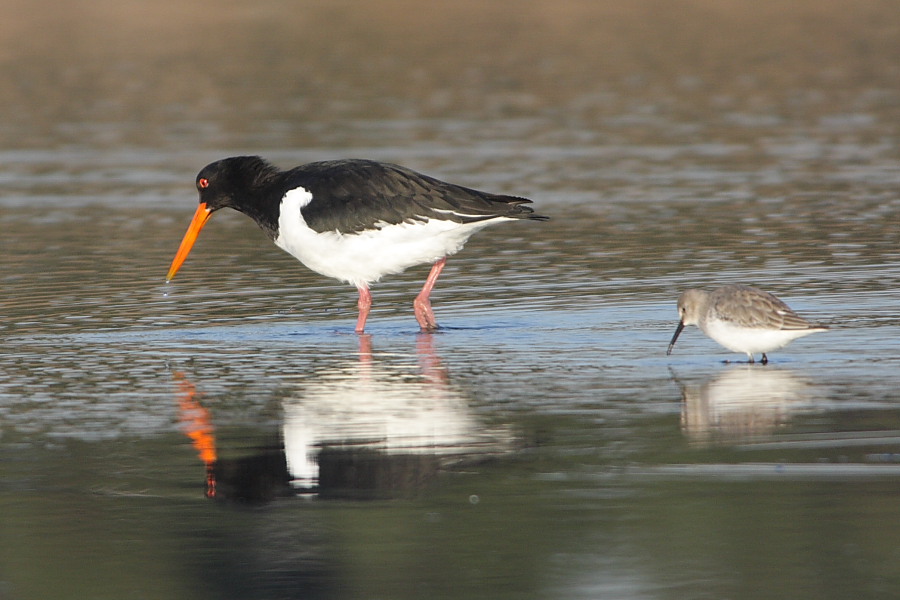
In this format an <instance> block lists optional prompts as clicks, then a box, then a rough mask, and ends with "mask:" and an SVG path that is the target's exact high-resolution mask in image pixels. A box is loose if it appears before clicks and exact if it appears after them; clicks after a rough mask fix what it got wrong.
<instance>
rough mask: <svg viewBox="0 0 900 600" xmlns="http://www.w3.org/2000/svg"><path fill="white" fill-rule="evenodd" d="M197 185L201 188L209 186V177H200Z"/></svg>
mask: <svg viewBox="0 0 900 600" xmlns="http://www.w3.org/2000/svg"><path fill="white" fill-rule="evenodd" d="M197 187H198V188H200V189H201V190H205V189H206V188H208V187H209V179H207V178H206V177H201V178H200V179H199V180H198V181H197Z"/></svg>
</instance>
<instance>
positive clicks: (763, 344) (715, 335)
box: [702, 319, 816, 354]
mask: <svg viewBox="0 0 900 600" xmlns="http://www.w3.org/2000/svg"><path fill="white" fill-rule="evenodd" d="M702 329H703V332H704V333H705V334H706V335H708V336H709V337H711V338H712V339H714V340H715V341H717V342H718V343H720V344H721V345H722V346H724V347H726V348H728V349H729V350H731V351H733V352H744V353H746V354H756V353H759V352H770V351H772V350H777V349H778V348H783V347H784V346H786V345H787V344H788V343H790V342H791V341H793V340H795V339H797V338H799V337H803V336H805V335H809V334H811V333H815V331H816V330H815V329H754V328H749V327H738V326H736V325H733V324H731V323H729V322H727V321H720V320H717V319H711V320H710V321H709V322H707V323H706V324H705V327H703V328H702Z"/></svg>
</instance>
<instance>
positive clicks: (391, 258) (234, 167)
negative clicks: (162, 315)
mask: <svg viewBox="0 0 900 600" xmlns="http://www.w3.org/2000/svg"><path fill="white" fill-rule="evenodd" d="M196 184H197V191H198V192H199V193H200V205H199V206H198V207H197V210H196V212H195V213H194V218H193V220H192V221H191V224H190V226H189V227H188V230H187V232H186V233H185V234H184V239H183V240H182V241H181V246H180V247H179V248H178V253H177V254H176V255H175V259H174V260H173V261H172V266H171V267H170V268H169V273H168V275H167V276H166V281H170V280H171V279H172V278H173V277H175V273H177V272H178V269H179V268H180V267H181V265H182V263H184V261H185V259H186V258H187V256H188V254H189V253H190V251H191V247H192V246H193V245H194V242H195V241H196V240H197V236H198V235H199V234H200V230H201V229H202V228H203V226H204V225H205V224H206V222H207V220H209V217H210V216H211V215H212V213H213V212H215V211H217V210H219V209H220V208H225V207H229V208H233V209H235V210H237V211H240V212H242V213H244V214H245V215H247V216H248V217H250V218H251V219H253V220H254V221H256V223H257V224H258V225H259V226H260V227H261V228H262V230H263V231H264V232H265V233H266V234H267V235H268V236H269V237H270V238H271V239H272V241H274V242H275V245H277V246H278V247H279V248H281V249H283V250H285V251H286V252H288V253H289V254H292V255H293V256H294V257H295V258H296V259H297V260H299V261H300V262H302V263H303V264H304V265H306V266H307V267H309V268H310V269H312V270H313V271H315V272H317V273H321V274H322V275H326V276H328V277H333V278H335V279H339V280H340V281H344V282H347V283H351V284H353V285H355V286H356V288H357V289H358V290H359V303H358V306H359V318H358V319H357V321H356V331H357V332H358V333H362V332H363V330H364V329H365V326H366V318H367V317H368V314H369V309H370V307H371V306H372V296H371V294H370V292H369V285H370V284H372V283H373V282H376V281H378V280H379V279H381V278H382V277H383V276H385V275H390V274H392V273H400V272H401V271H404V270H405V269H408V268H409V267H412V266H414V265H419V264H423V263H433V265H434V266H432V268H431V273H430V274H429V275H428V279H427V280H426V281H425V286H424V287H423V288H422V291H421V292H420V293H419V295H418V296H417V297H416V299H415V302H414V303H413V306H414V308H415V314H416V320H417V321H418V322H419V325H420V326H421V327H422V330H423V331H433V330H435V329H437V322H436V321H435V318H434V312H433V311H432V309H431V301H430V300H429V296H430V294H431V290H432V288H434V284H435V282H436V281H437V278H438V276H439V275H440V274H441V270H442V269H443V268H444V264H445V263H446V260H447V256H449V255H451V254H455V253H456V252H458V251H459V250H460V249H461V248H462V247H463V245H464V244H465V243H466V240H468V239H469V237H470V236H471V235H472V234H473V233H475V232H476V231H479V230H480V229H483V228H485V227H487V226H488V225H492V224H494V223H499V222H501V221H510V220H515V219H531V220H536V221H544V220H547V218H548V217H545V216H541V215H537V214H534V211H533V210H532V209H531V208H530V207H528V206H525V205H526V204H530V203H531V200H529V199H527V198H518V197H515V196H503V195H497V194H489V193H487V192H481V191H478V190H473V189H469V188H465V187H462V186H458V185H454V184H452V183H446V182H443V181H440V180H437V179H434V178H432V177H428V176H427V175H422V174H420V173H416V172H415V171H412V170H410V169H406V168H404V167H401V166H398V165H392V164H388V163H381V162H375V161H371V160H355V159H349V160H333V161H324V162H314V163H309V164H306V165H302V166H299V167H296V168H294V169H290V170H288V171H282V170H279V169H277V168H276V167H274V166H272V165H271V164H269V163H268V162H266V161H265V160H263V159H262V158H260V157H258V156H237V157H233V158H226V159H223V160H220V161H217V162H214V163H211V164H209V165H207V166H206V167H204V168H203V170H201V171H200V173H199V174H198V175H197V181H196Z"/></svg>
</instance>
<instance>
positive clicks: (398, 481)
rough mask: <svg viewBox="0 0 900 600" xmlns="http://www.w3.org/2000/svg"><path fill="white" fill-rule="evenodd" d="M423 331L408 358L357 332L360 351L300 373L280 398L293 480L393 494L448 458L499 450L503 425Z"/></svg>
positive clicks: (324, 489) (329, 490)
mask: <svg viewBox="0 0 900 600" xmlns="http://www.w3.org/2000/svg"><path fill="white" fill-rule="evenodd" d="M433 344H434V336H433V335H430V334H423V335H420V336H419V338H418V339H417V344H416V353H417V361H418V364H417V365H416V366H414V367H411V365H409V362H408V361H406V364H405V365H404V364H403V361H399V362H398V361H396V360H391V357H390V356H388V355H385V356H379V355H378V354H377V353H375V352H373V349H372V340H371V337H370V336H367V335H362V336H360V352H359V356H358V358H357V359H354V360H348V361H347V362H346V363H345V364H343V365H340V366H337V367H335V368H332V369H330V370H328V371H326V372H320V373H317V374H316V376H315V377H314V378H308V379H306V380H304V381H302V382H301V383H300V384H299V386H298V388H299V389H298V393H297V395H296V397H295V398H292V399H289V400H286V401H285V402H284V425H283V435H284V450H285V456H286V459H287V467H288V471H289V473H290V476H291V483H292V485H293V487H294V488H295V489H296V490H298V491H307V490H309V491H317V492H319V494H320V495H323V494H324V495H340V496H346V495H348V494H349V495H354V494H358V495H360V496H362V497H366V496H368V495H372V494H375V495H396V493H403V492H404V491H409V490H414V489H416V488H418V487H421V485H423V484H424V483H425V482H426V481H427V480H428V479H430V478H431V477H432V476H433V475H434V474H435V473H436V472H437V471H438V470H439V469H441V468H442V467H445V466H447V464H448V463H453V462H456V461H463V460H466V459H467V458H472V457H473V456H478V457H480V458H483V457H484V456H485V455H486V454H492V453H497V452H502V451H504V450H505V449H507V448H509V447H511V445H512V435H511V434H510V433H509V432H508V431H507V430H506V429H504V428H489V427H487V426H486V425H485V423H483V422H482V420H481V419H480V418H479V417H478V415H476V414H474V413H473V411H472V409H471V408H470V405H469V399H468V398H467V397H466V395H465V394H464V393H462V392H461V391H460V390H459V389H457V388H455V387H454V386H453V385H452V384H451V383H450V381H449V378H448V374H447V370H446V369H445V368H444V367H443V365H442V364H441V362H440V359H439V358H438V356H437V354H436V353H435V350H434V345H433Z"/></svg>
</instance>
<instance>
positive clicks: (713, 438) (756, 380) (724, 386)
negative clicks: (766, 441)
mask: <svg viewBox="0 0 900 600" xmlns="http://www.w3.org/2000/svg"><path fill="white" fill-rule="evenodd" d="M680 385H681V393H682V406H681V427H682V430H683V431H684V433H685V435H687V436H688V438H690V440H691V441H693V442H695V443H701V444H707V443H730V442H746V441H750V440H754V439H758V438H766V437H769V436H771V435H772V434H773V433H774V432H775V431H776V430H777V429H778V428H779V427H780V426H782V425H784V424H785V423H787V422H788V420H789V419H790V418H791V415H793V414H795V413H796V412H797V411H800V410H803V409H805V408H809V407H810V406H811V403H812V401H813V397H812V395H813V390H812V387H811V385H810V383H809V381H807V380H806V379H805V378H803V377H801V376H799V375H796V374H795V373H793V372H791V371H789V370H786V369H773V368H771V367H769V368H765V369H760V368H757V367H755V366H754V365H744V366H738V367H735V368H732V369H729V370H727V371H725V372H724V373H722V374H721V375H718V376H716V377H714V378H712V379H710V380H708V381H706V382H704V383H702V384H699V385H698V384H685V383H682V384H680Z"/></svg>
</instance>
